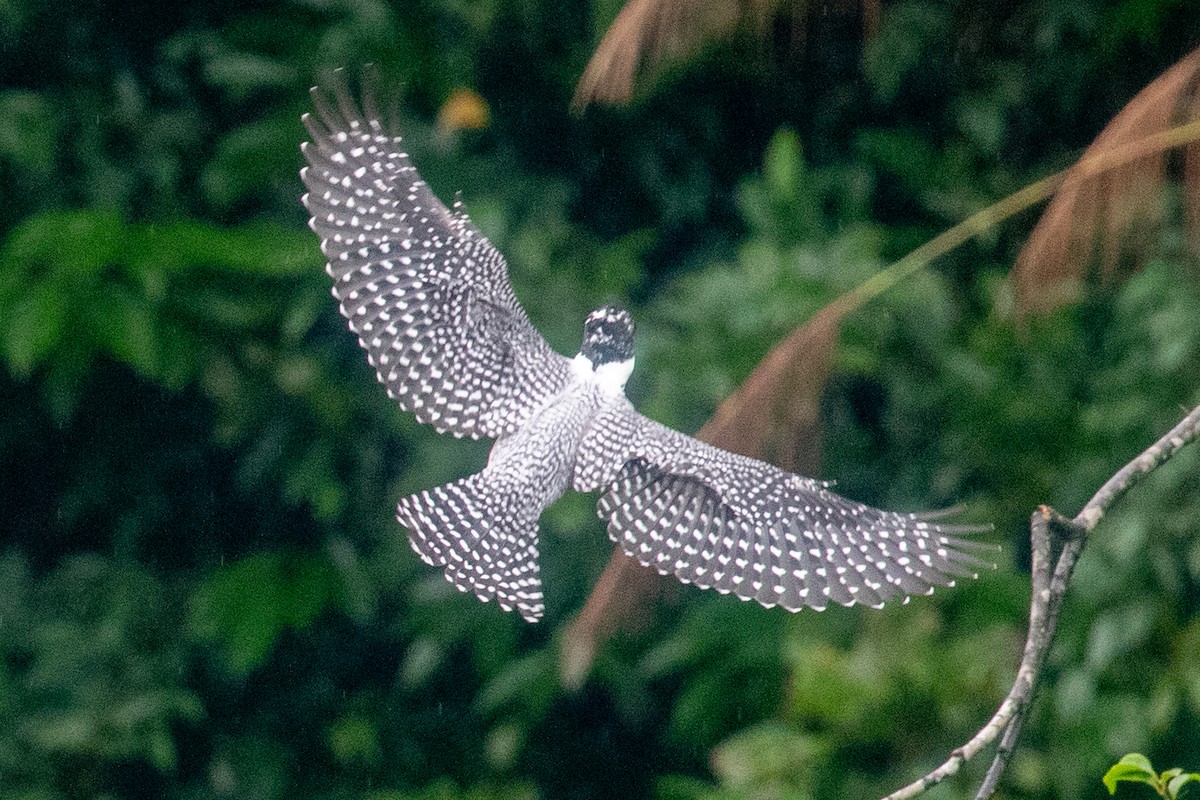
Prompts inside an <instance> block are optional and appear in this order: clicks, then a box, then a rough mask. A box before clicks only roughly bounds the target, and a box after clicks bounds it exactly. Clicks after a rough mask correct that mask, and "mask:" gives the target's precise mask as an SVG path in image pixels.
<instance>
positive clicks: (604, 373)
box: [571, 353, 634, 395]
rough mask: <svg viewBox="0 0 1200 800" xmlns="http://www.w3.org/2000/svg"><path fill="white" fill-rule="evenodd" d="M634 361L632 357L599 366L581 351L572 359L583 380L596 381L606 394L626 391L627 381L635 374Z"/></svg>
mask: <svg viewBox="0 0 1200 800" xmlns="http://www.w3.org/2000/svg"><path fill="white" fill-rule="evenodd" d="M633 361H634V360H633V359H632V358H631V359H628V360H626V361H614V362H611V363H608V364H601V365H600V366H599V367H597V366H594V365H593V364H592V362H591V360H589V359H588V357H587V356H585V355H584V354H583V353H580V354H579V355H577V356H575V358H573V359H572V360H571V368H572V370H573V371H574V373H575V374H576V375H577V376H578V377H579V378H580V379H581V380H585V381H591V382H593V383H595V384H596V385H597V386H599V387H600V391H601V392H603V393H604V394H607V395H619V394H623V393H624V391H625V382H626V381H628V380H629V376H630V375H632V374H633Z"/></svg>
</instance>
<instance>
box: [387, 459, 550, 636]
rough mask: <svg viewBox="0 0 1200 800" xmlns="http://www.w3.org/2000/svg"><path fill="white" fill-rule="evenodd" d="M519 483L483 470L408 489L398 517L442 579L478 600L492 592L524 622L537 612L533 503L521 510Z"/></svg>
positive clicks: (539, 608)
mask: <svg viewBox="0 0 1200 800" xmlns="http://www.w3.org/2000/svg"><path fill="white" fill-rule="evenodd" d="M520 497H521V495H520V490H519V488H517V487H514V486H512V485H510V484H507V483H505V482H503V481H500V480H497V478H496V477H495V476H494V475H493V474H489V473H488V471H487V470H484V471H483V472H480V473H476V474H475V475H472V476H470V477H469V478H463V479H462V480H458V481H455V482H453V483H448V484H446V485H444V486H438V487H437V488H434V489H427V490H426V491H423V492H419V493H417V494H414V495H410V496H408V497H406V498H404V499H403V500H401V501H400V508H399V510H398V512H397V515H396V516H397V519H399V520H400V524H401V525H403V526H404V527H406V528H408V541H409V543H410V544H412V547H413V550H416V551H417V555H419V556H420V557H421V559H422V560H423V561H424V562H425V563H426V564H429V565H431V566H435V567H444V568H445V571H446V580H448V581H450V583H452V584H454V585H455V586H456V587H458V589H460V590H461V591H464V592H474V593H475V595H476V596H477V597H478V598H479V599H480V600H482V601H484V602H487V601H488V600H490V599H491V598H492V597H495V598H496V602H497V603H498V604H499V605H500V607H501V608H503V609H504V610H505V611H512V610H513V609H514V608H515V609H516V610H517V611H519V612H520V613H521V616H522V617H524V618H525V619H526V620H528V621H529V622H537V620H538V619H539V618H540V617H541V616H542V612H543V610H544V606H543V604H542V582H541V579H540V578H539V576H538V561H537V558H538V549H537V542H538V527H537V523H538V511H537V509H535V508H529V509H525V510H522V508H521V506H522V504H520V503H519V502H517V501H518V500H519V498H520Z"/></svg>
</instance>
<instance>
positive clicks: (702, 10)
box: [571, 0, 880, 111]
mask: <svg viewBox="0 0 1200 800" xmlns="http://www.w3.org/2000/svg"><path fill="white" fill-rule="evenodd" d="M879 6H880V0H827V2H823V3H816V4H813V3H811V2H810V0H629V2H627V3H626V4H625V6H624V7H623V8H622V9H621V11H620V13H619V14H617V18H616V19H615V20H613V23H612V25H611V26H610V27H609V29H608V31H607V32H606V33H605V34H604V38H603V39H601V40H600V44H599V45H598V46H597V47H596V52H595V53H593V54H592V58H591V60H590V61H589V62H588V65H587V68H586V69H585V70H584V72H583V77H581V78H580V79H579V85H578V86H577V87H576V88H575V98H574V100H573V101H572V103H571V105H572V107H573V108H574V109H575V110H576V111H582V110H583V109H584V108H586V107H587V106H588V105H589V104H591V103H607V104H610V105H623V104H625V103H628V102H629V100H630V98H631V97H632V96H633V86H634V81H635V79H636V78H637V77H638V74H639V73H640V72H642V71H643V70H645V71H651V72H653V71H657V70H660V69H661V68H662V67H663V66H665V65H666V64H668V63H670V62H671V61H672V60H676V59H681V58H684V57H686V56H688V55H692V54H694V53H697V52H699V51H700V50H702V49H703V48H704V47H705V46H708V45H710V44H712V43H714V42H719V41H722V40H724V39H726V38H727V37H729V36H730V35H731V34H732V33H733V32H734V31H736V30H738V29H748V30H749V31H750V33H751V35H752V36H753V37H754V38H756V39H758V40H759V41H761V42H763V43H764V44H769V43H770V42H771V41H772V38H773V34H774V33H775V32H776V27H775V23H776V22H777V21H780V20H783V21H785V22H786V23H787V28H788V30H789V31H790V36H789V45H790V47H791V49H793V50H799V49H800V48H801V47H802V46H803V44H804V42H805V31H806V27H807V20H808V17H809V15H810V13H820V14H822V15H823V16H833V15H840V16H845V15H848V14H854V15H856V16H857V17H859V19H860V20H861V28H862V30H863V35H864V38H869V37H870V35H871V34H872V33H873V32H874V30H875V28H876V26H877V25H878V22H879V15H880V7H879Z"/></svg>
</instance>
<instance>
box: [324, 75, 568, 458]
mask: <svg viewBox="0 0 1200 800" xmlns="http://www.w3.org/2000/svg"><path fill="white" fill-rule="evenodd" d="M331 89H332V91H331V94H332V97H329V96H327V94H326V93H325V92H322V91H321V90H319V89H317V88H314V89H313V90H312V95H313V101H314V103H315V106H316V110H317V114H316V117H313V116H311V115H308V114H305V115H304V124H305V126H306V127H307V128H308V131H309V134H310V135H311V137H312V140H311V141H310V142H305V143H304V144H303V145H301V149H302V150H303V152H304V157H305V159H306V160H307V161H308V166H307V167H305V168H304V169H303V170H301V173H300V175H301V177H302V178H303V180H304V184H305V186H306V187H307V188H308V192H307V193H306V194H305V195H304V197H303V201H304V206H305V208H307V209H308V211H309V213H310V214H311V215H312V219H311V220H310V222H309V224H310V225H311V227H312V229H313V230H314V231H316V233H317V235H318V236H320V237H321V250H322V252H323V253H324V254H325V256H326V258H328V259H329V264H328V267H327V270H328V272H329V274H330V276H331V277H332V278H333V279H334V288H333V293H334V296H335V297H337V299H338V301H339V302H340V304H341V311H342V314H343V315H344V316H345V317H346V319H347V320H348V322H349V323H350V328H351V330H353V331H354V333H356V334H358V337H359V342H360V343H361V344H362V346H363V348H364V349H365V350H366V351H367V358H368V360H369V361H370V362H371V365H372V366H373V367H374V368H375V369H376V371H377V373H378V375H379V380H380V381H381V382H382V383H383V384H384V385H385V386H386V387H387V389H388V394H389V395H390V396H392V397H393V398H395V399H396V400H397V401H398V402H399V403H400V406H401V407H402V408H404V409H406V410H408V411H412V412H413V413H414V414H415V415H416V417H417V419H418V420H419V421H421V422H425V423H429V424H432V425H433V426H434V427H435V428H437V429H438V430H439V431H441V432H443V433H445V432H450V433H453V434H455V435H456V436H463V435H466V436H470V437H472V438H478V437H480V436H486V437H490V438H497V437H499V436H503V435H505V434H508V433H512V432H513V431H514V430H516V429H517V428H519V427H520V426H521V425H522V424H523V423H524V421H525V420H526V419H527V417H528V416H529V414H530V413H532V412H533V411H534V410H535V409H537V408H538V407H539V406H541V405H542V403H543V402H544V401H545V400H547V399H549V398H551V397H553V396H554V395H555V394H557V393H558V392H560V391H561V390H562V389H563V387H564V386H565V385H566V384H567V382H568V381H569V380H570V374H571V366H570V364H571V362H570V361H569V360H568V359H567V358H564V357H563V356H561V355H559V354H558V353H556V352H554V351H553V350H552V349H551V348H550V346H549V345H548V344H547V343H546V341H545V340H544V339H543V338H542V336H541V334H539V333H538V332H537V330H536V329H535V328H534V327H533V325H532V324H531V323H530V322H529V318H528V317H527V316H526V314H525V310H524V309H523V308H521V304H520V303H518V302H517V298H516V295H515V294H514V293H513V289H512V284H511V283H510V282H509V278H508V267H507V265H506V264H505V261H504V257H503V256H502V255H500V253H499V252H498V251H497V250H496V249H495V248H494V247H493V246H492V244H491V242H489V241H488V240H487V238H486V237H485V236H484V235H483V234H482V233H481V232H480V231H479V229H478V228H476V227H475V225H474V224H473V223H472V222H471V220H470V219H469V218H468V217H467V215H466V214H465V213H464V212H463V211H462V209H461V207H460V206H459V204H458V203H456V204H455V208H454V210H453V211H451V210H450V209H447V208H446V206H445V205H443V204H442V202H441V201H440V200H438V198H437V197H436V196H435V195H434V194H433V192H432V191H430V189H429V187H428V186H427V185H426V184H425V182H424V181H423V180H421V176H420V175H418V174H417V171H416V169H415V168H414V167H413V165H412V163H411V162H410V160H409V158H408V154H407V153H406V152H405V151H404V147H403V144H402V141H401V138H400V136H398V135H397V134H396V133H395V132H394V131H393V130H391V126H389V125H385V123H384V122H383V121H382V119H381V118H380V115H379V113H378V112H377V111H376V109H375V108H374V105H373V101H372V97H371V92H370V91H365V92H364V97H363V106H362V108H360V107H359V106H358V105H357V104H356V103H355V102H354V100H353V99H352V98H351V96H350V92H349V90H348V88H347V87H346V84H345V81H344V78H343V77H342V73H341V71H340V70H339V71H338V72H337V73H336V79H335V82H334V84H333V86H332V87H331Z"/></svg>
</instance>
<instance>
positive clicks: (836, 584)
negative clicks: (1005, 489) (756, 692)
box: [573, 398, 994, 610]
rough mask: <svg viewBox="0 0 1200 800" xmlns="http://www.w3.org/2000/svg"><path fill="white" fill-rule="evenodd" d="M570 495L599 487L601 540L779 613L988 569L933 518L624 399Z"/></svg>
mask: <svg viewBox="0 0 1200 800" xmlns="http://www.w3.org/2000/svg"><path fill="white" fill-rule="evenodd" d="M576 464H577V467H576V471H575V476H574V481H573V485H574V488H575V489H577V490H578V491H592V490H595V489H600V490H602V491H603V492H604V494H603V495H602V496H601V498H600V501H599V503H598V505H597V510H598V512H599V514H600V516H601V518H603V519H606V520H607V521H608V531H609V535H610V536H611V537H612V539H613V540H614V541H615V542H617V543H618V544H620V545H621V547H622V549H624V551H625V552H626V553H627V554H628V555H629V556H631V557H633V558H635V559H637V560H638V561H639V562H641V563H642V564H643V565H645V566H649V567H653V568H654V569H656V570H658V571H659V572H661V573H662V574H664V575H666V574H674V575H675V576H676V577H678V578H679V579H680V580H682V581H683V582H684V583H694V584H696V585H697V586H700V587H701V588H715V589H717V590H718V591H720V592H723V593H725V592H732V593H733V594H735V595H737V596H738V597H741V598H742V599H744V600H757V601H758V602H760V603H762V604H763V605H766V606H773V605H780V606H783V607H784V608H788V609H791V610H796V609H799V608H801V607H803V606H810V607H813V608H816V609H822V608H824V607H825V606H826V605H827V604H828V603H829V602H831V601H832V602H835V603H841V604H843V605H853V604H855V603H863V604H865V605H871V606H879V605H882V604H883V603H884V602H886V601H887V600H890V599H892V598H895V597H897V596H905V597H907V596H908V595H911V594H928V593H930V592H931V591H933V587H934V586H935V585H943V586H946V585H953V584H954V578H955V577H959V576H966V575H971V576H973V575H974V569H976V568H978V567H981V566H990V565H989V564H988V562H986V561H984V560H983V559H980V558H978V557H977V556H976V555H973V554H972V551H979V550H985V549H994V548H991V547H990V546H989V545H986V544H980V543H977V542H973V541H970V540H966V539H962V538H960V536H956V535H954V534H964V533H971V532H975V531H978V530H981V529H979V528H975V527H970V526H955V525H940V524H938V523H937V522H935V521H934V520H935V518H936V517H937V516H938V515H936V514H933V515H920V514H899V513H895V512H891V511H881V510H880V509H877V508H872V507H871V506H867V505H863V504H862V503H856V502H854V501H852V500H848V499H846V498H844V497H841V496H840V495H837V494H835V493H834V492H831V491H830V490H829V489H828V488H827V486H826V484H823V483H821V482H819V481H815V480H811V479H809V478H802V477H800V476H799V475H793V474H791V473H789V472H785V471H783V470H781V469H779V468H777V467H773V466H771V465H770V464H767V463H765V462H762V461H758V460H755V459H752V458H746V457H744V456H739V455H735V454H733V453H729V452H726V451H724V450H720V449H718V448H716V447H712V446H711V445H707V444H704V443H703V442H700V441H698V440H696V439H693V438H692V437H690V436H685V435H684V434H682V433H679V432H678V431H674V430H671V429H670V428H667V427H665V426H663V425H660V424H658V423H657V422H654V421H652V420H650V419H647V418H646V417H644V416H642V415H641V414H639V413H638V412H637V411H636V410H634V408H633V406H631V405H630V404H629V402H628V401H627V400H625V399H624V398H620V399H618V400H617V401H615V402H614V403H613V404H612V405H610V406H609V407H607V408H606V409H604V410H603V411H601V412H600V414H599V415H597V417H596V418H595V419H594V421H593V424H592V426H591V427H590V428H589V430H588V433H587V435H586V436H585V438H584V440H583V442H582V444H581V445H580V449H579V454H578V457H577V461H576Z"/></svg>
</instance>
